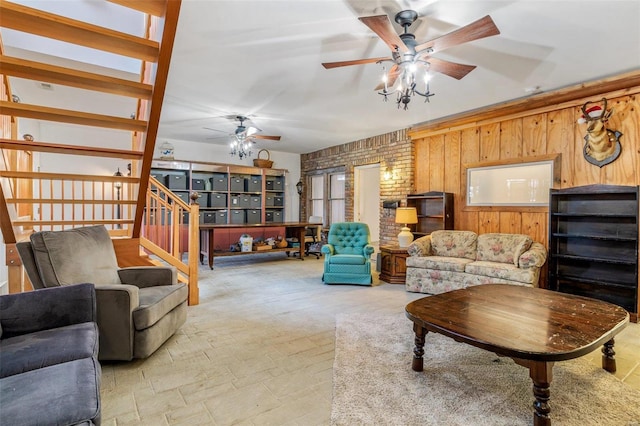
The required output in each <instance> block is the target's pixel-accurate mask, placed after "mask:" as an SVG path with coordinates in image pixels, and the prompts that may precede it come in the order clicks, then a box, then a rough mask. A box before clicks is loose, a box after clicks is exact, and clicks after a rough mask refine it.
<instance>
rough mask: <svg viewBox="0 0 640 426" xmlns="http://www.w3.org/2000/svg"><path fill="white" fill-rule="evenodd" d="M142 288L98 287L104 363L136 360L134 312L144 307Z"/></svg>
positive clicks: (101, 358)
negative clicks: (139, 307)
mask: <svg viewBox="0 0 640 426" xmlns="http://www.w3.org/2000/svg"><path fill="white" fill-rule="evenodd" d="M138 291H139V290H138V287H136V286H134V285H127V284H97V285H96V299H97V304H98V330H99V332H100V354H99V358H100V360H130V359H132V358H133V335H134V327H133V314H132V312H133V310H134V309H136V308H137V307H138V306H140V299H139V293H138Z"/></svg>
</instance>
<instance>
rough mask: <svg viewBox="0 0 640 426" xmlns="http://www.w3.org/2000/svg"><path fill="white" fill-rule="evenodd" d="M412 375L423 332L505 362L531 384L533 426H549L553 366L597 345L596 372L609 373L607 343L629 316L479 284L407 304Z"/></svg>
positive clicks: (581, 301) (419, 362)
mask: <svg viewBox="0 0 640 426" xmlns="http://www.w3.org/2000/svg"><path fill="white" fill-rule="evenodd" d="M406 314H407V317H408V318H409V319H410V320H411V321H413V330H414V332H415V348H414V350H413V363H412V368H413V370H415V371H422V369H423V358H422V356H423V355H424V344H425V337H426V335H427V333H428V332H429V331H432V332H434V333H439V334H443V335H445V336H449V337H451V338H453V339H454V340H456V341H458V342H463V343H467V344H469V345H471V346H475V347H477V348H481V349H485V350H487V351H490V352H495V353H496V354H498V355H501V356H506V357H509V358H512V359H513V360H514V361H515V362H516V363H517V364H519V365H522V366H524V367H527V368H528V369H529V376H530V377H531V379H532V380H533V396H534V398H535V400H534V402H533V408H534V413H533V424H534V425H535V426H542V425H545V426H548V425H551V417H550V412H551V408H550V405H549V397H550V392H549V385H550V383H551V379H552V369H553V364H554V362H555V361H564V360H568V359H573V358H578V357H581V356H583V355H585V354H588V353H590V352H592V351H594V350H595V349H596V348H598V347H599V346H601V345H604V346H603V348H602V368H604V369H605V370H607V371H609V372H615V371H616V361H615V358H614V355H615V352H614V350H613V344H614V341H613V337H614V336H615V335H616V334H618V333H619V332H620V331H621V330H622V329H623V328H624V327H625V326H626V325H627V324H628V322H629V314H628V313H627V311H625V310H624V309H623V308H621V307H619V306H617V305H613V304H611V303H607V302H603V301H600V300H595V299H590V298H586V297H580V296H574V295H569V294H564V293H558V292H555V291H550V290H543V289H539V288H530V287H521V286H515V285H508V284H483V285H479V286H474V287H469V288H466V289H463V290H454V291H450V292H447V293H442V294H438V295H435V296H429V297H424V298H422V299H418V300H415V301H413V302H411V303H409V304H408V305H407V306H406Z"/></svg>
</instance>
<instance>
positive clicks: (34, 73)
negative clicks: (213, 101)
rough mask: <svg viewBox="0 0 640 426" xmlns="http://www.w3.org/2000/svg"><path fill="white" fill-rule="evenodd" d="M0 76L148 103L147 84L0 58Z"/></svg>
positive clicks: (6, 57)
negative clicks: (44, 82) (145, 100)
mask: <svg viewBox="0 0 640 426" xmlns="http://www.w3.org/2000/svg"><path fill="white" fill-rule="evenodd" d="M0 74H4V75H8V76H12V77H20V78H25V79H28V80H36V81H46V82H48V83H53V84H61V85H64V86H70V87H77V88H79V89H85V90H93V91H97V92H103V93H111V94H114V95H120V96H129V97H132V98H136V99H151V94H152V91H153V87H152V86H151V85H150V84H144V83H139V82H137V81H131V80H125V79H122V78H115V77H109V76H105V75H101V74H94V73H91V72H85V71H78V70H74V69H71V68H65V67H59V66H56V65H49V64H43V63H41V62H35V61H28V60H25V59H19V58H14V57H11V56H6V55H0Z"/></svg>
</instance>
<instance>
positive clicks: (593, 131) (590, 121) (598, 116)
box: [578, 98, 613, 136]
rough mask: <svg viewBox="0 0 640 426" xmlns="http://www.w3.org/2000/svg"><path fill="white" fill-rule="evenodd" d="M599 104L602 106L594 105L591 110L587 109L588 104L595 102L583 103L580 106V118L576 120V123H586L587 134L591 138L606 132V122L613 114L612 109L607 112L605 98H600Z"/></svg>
mask: <svg viewBox="0 0 640 426" xmlns="http://www.w3.org/2000/svg"><path fill="white" fill-rule="evenodd" d="M600 102H602V103H603V106H602V107H601V106H599V105H594V106H592V107H591V108H587V106H588V105H590V104H595V103H597V102H591V101H589V102H585V104H584V105H582V108H581V110H582V116H581V117H580V118H579V119H578V123H587V133H588V134H590V135H593V136H598V135H600V134H601V133H603V132H604V131H605V130H606V124H607V121H609V117H611V114H613V108H611V109H610V110H608V111H607V98H602V99H601V100H600Z"/></svg>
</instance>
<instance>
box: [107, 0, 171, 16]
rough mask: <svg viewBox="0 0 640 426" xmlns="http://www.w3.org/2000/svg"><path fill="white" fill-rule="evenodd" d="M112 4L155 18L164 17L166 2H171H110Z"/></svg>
mask: <svg viewBox="0 0 640 426" xmlns="http://www.w3.org/2000/svg"><path fill="white" fill-rule="evenodd" d="M108 1H109V2H111V3H115V4H119V5H120V6H124V7H128V8H129V9H134V10H137V11H138V12H142V13H147V14H149V15H153V16H160V17H161V16H164V11H165V8H166V2H167V1H171V0H108Z"/></svg>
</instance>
